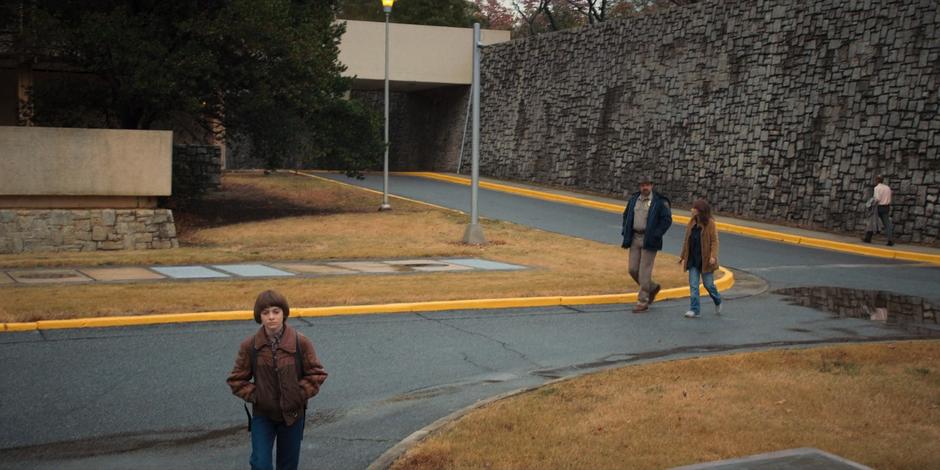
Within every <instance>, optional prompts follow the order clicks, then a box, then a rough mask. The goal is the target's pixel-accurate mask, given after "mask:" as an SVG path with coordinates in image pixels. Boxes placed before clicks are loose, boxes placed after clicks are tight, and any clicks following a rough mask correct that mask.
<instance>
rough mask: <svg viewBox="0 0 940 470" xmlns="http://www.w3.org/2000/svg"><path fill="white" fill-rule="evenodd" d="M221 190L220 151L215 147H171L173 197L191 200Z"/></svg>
mask: <svg viewBox="0 0 940 470" xmlns="http://www.w3.org/2000/svg"><path fill="white" fill-rule="evenodd" d="M220 189H222V149H220V148H219V147H218V146H215V145H174V146H173V196H174V197H177V198H183V199H188V198H193V197H197V196H199V195H201V194H203V193H206V192H211V191H218V190H220Z"/></svg>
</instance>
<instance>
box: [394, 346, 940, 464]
mask: <svg viewBox="0 0 940 470" xmlns="http://www.w3.org/2000/svg"><path fill="white" fill-rule="evenodd" d="M938 357H940V341H919V342H902V343H893V344H885V343H881V344H867V345H852V346H839V347H827V348H819V349H809V350H776V351H767V352H758V353H748V354H736V355H730V356H717V357H708V358H700V359H691V360H682V361H674V362H665V363H657V364H650V365H642V366H632V367H625V368H622V369H617V370H611V371H606V372H601V373H597V374H592V375H588V376H584V377H580V378H576V379H572V380H569V381H564V382H560V383H557V384H553V385H550V386H546V387H544V388H541V389H538V390H536V391H533V392H529V393H525V394H522V395H518V396H515V397H512V398H509V399H506V400H501V401H498V402H495V403H492V404H490V405H488V406H486V407H484V408H482V409H479V410H476V411H474V412H472V413H470V414H469V415H467V416H465V417H464V418H462V419H460V420H459V421H457V422H456V423H454V424H452V425H449V426H448V427H447V428H445V429H443V430H442V431H441V432H440V433H438V434H435V435H432V437H431V438H429V439H428V440H426V441H425V442H423V443H421V444H420V445H419V446H418V447H416V448H414V449H412V450H411V451H409V452H408V453H406V454H405V456H403V457H402V458H401V459H399V461H398V462H396V464H395V466H394V467H393V468H395V469H398V470H401V469H439V468H487V469H521V468H552V469H554V468H585V469H605V468H610V469H614V468H616V469H620V468H631V469H645V468H650V469H660V468H668V467H672V466H679V465H689V464H693V463H697V462H705V461H714V460H720V459H728V458H734V457H740V456H746V455H753V454H757V453H764V452H771V451H776V450H782V449H789V448H795V447H816V448H820V449H823V450H825V451H828V452H832V453H835V454H837V455H840V456H843V457H846V458H848V459H851V460H854V461H857V462H860V463H862V464H864V465H868V466H871V467H873V468H878V469H892V468H898V469H901V468H909V469H913V468H940V453H938V447H937V443H938V442H940V367H938V364H940V362H938Z"/></svg>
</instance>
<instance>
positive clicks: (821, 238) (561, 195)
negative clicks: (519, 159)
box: [398, 172, 940, 264]
mask: <svg viewBox="0 0 940 470" xmlns="http://www.w3.org/2000/svg"><path fill="white" fill-rule="evenodd" d="M398 174H399V175H402V176H417V177H421V178H427V179H434V180H439V181H446V182H450V183H456V184H461V185H469V184H470V178H469V177H467V176H463V175H457V174H450V173H429V172H414V173H398ZM480 187H481V188H486V189H490V190H493V191H499V192H505V193H510V194H516V195H521V196H525V197H530V198H535V199H543V200H547V201H554V202H561V203H565V204H572V205H578V206H583V207H589V208H592V209H597V210H602V211H605V212H614V213H618V214H619V213H622V212H623V207H624V201H623V200H619V199H613V198H609V197H604V196H599V195H596V194H590V193H581V192H574V191H564V190H559V189H555V188H546V187H540V186H536V185H532V184H525V183H518V182H512V181H502V180H497V179H493V178H483V177H481V178H480ZM673 202H674V203H675V202H676V201H673ZM673 216H674V218H676V219H677V222H680V223H685V222H687V220H688V219H687V218H688V217H689V212H688V211H687V210H684V209H674V210H673ZM860 217H861V216H860ZM717 218H718V221H719V228H720V229H721V230H722V231H725V232H730V233H737V234H741V235H747V236H753V237H758V238H764V239H768V240H773V241H779V242H784V243H792V244H800V245H807V246H813V247H818V248H826V249H833V250H836V251H842V252H846V253H857V254H862V255H867V256H875V257H880V258H890V259H901V260H909V261H924V262H931V263H935V264H940V248H937V247H929V246H922V245H913V244H903V243H896V244H895V245H894V246H893V247H888V246H887V245H886V244H885V241H886V240H885V239H884V238H883V237H882V236H880V235H876V236H875V237H874V240H873V243H864V242H862V240H861V235H862V234H861V233H859V234H858V236H854V235H852V236H850V235H846V234H838V233H832V232H824V231H818V230H809V229H804V228H798V227H790V226H786V225H780V224H773V223H766V222H758V221H753V220H747V219H742V218H738V217H730V216H727V215H725V214H719V215H718V216H717Z"/></svg>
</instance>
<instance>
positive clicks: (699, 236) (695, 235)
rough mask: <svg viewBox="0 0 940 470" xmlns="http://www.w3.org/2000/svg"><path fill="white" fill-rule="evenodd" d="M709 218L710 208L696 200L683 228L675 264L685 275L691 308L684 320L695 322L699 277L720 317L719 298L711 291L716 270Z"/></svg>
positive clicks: (715, 232) (714, 233)
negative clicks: (684, 271) (680, 246)
mask: <svg viewBox="0 0 940 470" xmlns="http://www.w3.org/2000/svg"><path fill="white" fill-rule="evenodd" d="M715 225H716V224H715V219H714V218H713V217H712V209H711V206H709V205H708V201H706V200H705V199H698V200H696V201H695V202H694V203H693V204H692V219H691V220H689V225H688V226H686V228H685V241H684V242H683V243H682V254H681V255H679V264H681V265H682V268H683V269H684V270H686V271H688V272H689V294H690V299H689V300H690V303H691V306H690V308H689V311H688V312H685V316H686V317H687V318H698V317H699V315H701V310H700V307H699V287H698V285H699V277H701V281H702V284H704V285H705V289H706V290H708V295H709V296H711V298H712V300H713V301H714V302H715V314H718V315H720V314H721V294H719V293H718V288H717V287H715V271H716V270H717V269H718V228H717V227H716V226H715Z"/></svg>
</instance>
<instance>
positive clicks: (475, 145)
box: [463, 23, 486, 245]
mask: <svg viewBox="0 0 940 470" xmlns="http://www.w3.org/2000/svg"><path fill="white" fill-rule="evenodd" d="M471 87H472V89H471V93H472V95H473V139H472V144H471V149H472V150H471V153H472V155H473V157H472V167H473V168H472V170H471V176H470V225H468V226H467V230H466V231H465V232H464V235H463V241H464V243H469V244H473V245H482V244H484V243H486V237H484V236H483V228H482V227H480V214H479V210H478V208H477V198H478V195H479V192H480V191H479V190H480V23H474V24H473V81H472V85H471Z"/></svg>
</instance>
